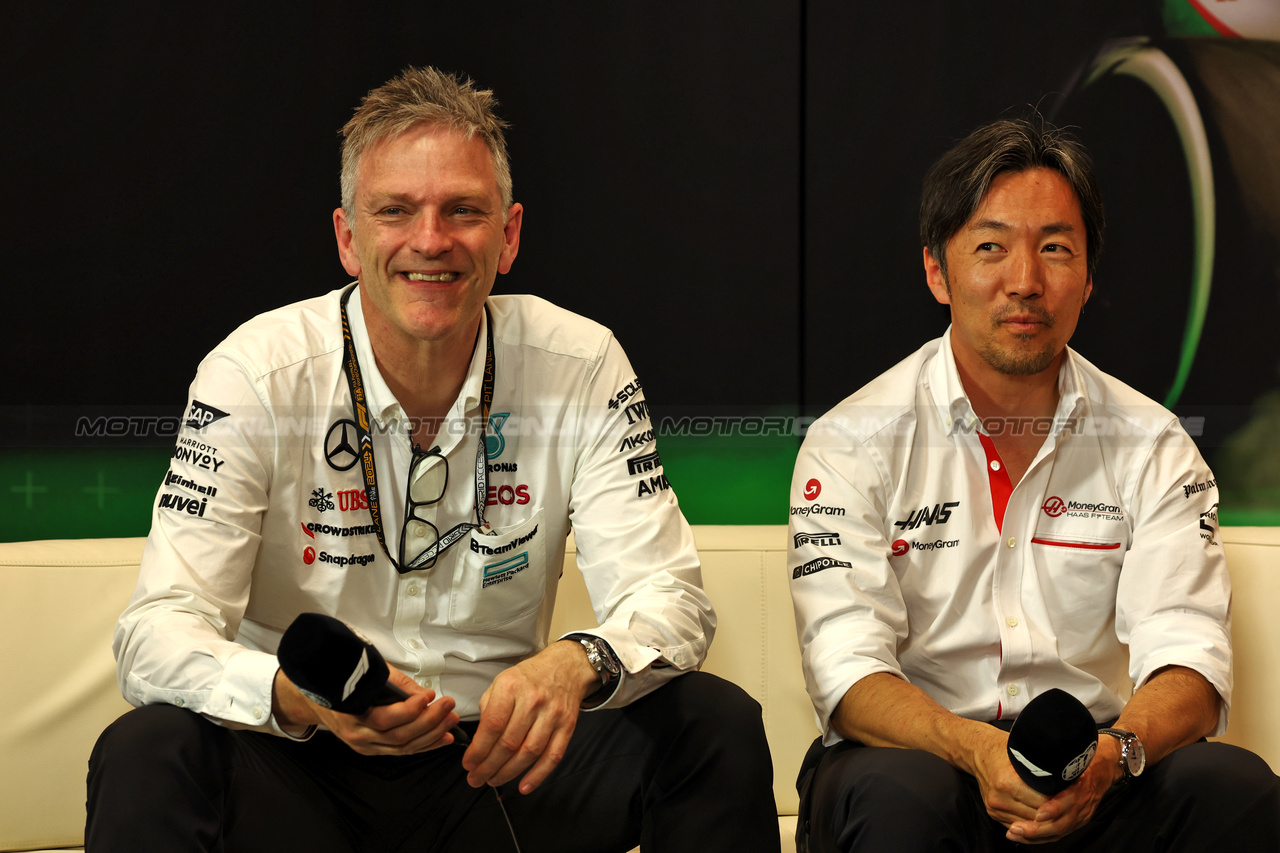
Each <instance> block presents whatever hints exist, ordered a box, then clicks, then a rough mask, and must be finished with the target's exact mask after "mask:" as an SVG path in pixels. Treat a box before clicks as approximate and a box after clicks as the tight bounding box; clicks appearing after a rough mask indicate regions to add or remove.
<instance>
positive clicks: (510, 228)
mask: <svg viewBox="0 0 1280 853" xmlns="http://www.w3.org/2000/svg"><path fill="white" fill-rule="evenodd" d="M523 221H524V206H523V205H522V204H520V203H519V202H516V203H515V204H512V205H511V207H509V208H507V221H506V223H505V224H504V225H503V226H502V254H501V255H499V257H498V272H500V273H502V274H503V275H506V274H507V273H508V272H510V271H511V265H512V264H513V263H515V260H516V253H517V252H519V251H520V225H521V223H522V222H523Z"/></svg>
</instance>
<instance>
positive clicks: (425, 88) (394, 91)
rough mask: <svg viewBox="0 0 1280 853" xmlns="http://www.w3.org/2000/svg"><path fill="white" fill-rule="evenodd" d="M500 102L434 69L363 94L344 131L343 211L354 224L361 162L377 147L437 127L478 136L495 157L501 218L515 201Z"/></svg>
mask: <svg viewBox="0 0 1280 853" xmlns="http://www.w3.org/2000/svg"><path fill="white" fill-rule="evenodd" d="M497 105H498V100H497V98H495V97H494V96H493V92H492V91H490V90H488V89H477V88H476V86H475V83H474V82H472V80H471V79H470V78H462V77H457V76H454V75H452V74H445V73H442V72H440V71H437V70H436V69H434V68H413V67H409V68H406V69H405V70H404V71H402V72H401V73H400V76H398V77H395V78H393V79H391V80H389V81H387V82H386V83H383V84H382V85H381V86H379V87H378V88H376V89H374V90H372V91H371V92H369V94H367V95H365V97H364V100H362V101H361V102H360V106H359V107H357V108H356V111H355V115H353V116H352V117H351V120H350V121H348V122H347V123H346V124H345V125H343V127H342V137H343V142H342V178H341V184H342V209H343V210H345V211H346V212H347V222H348V223H349V224H351V225H354V223H355V218H354V213H355V211H354V206H355V198H356V178H357V176H358V172H359V169H360V157H361V156H362V155H363V154H364V152H365V151H366V150H367V149H368V148H369V147H370V146H371V145H374V144H375V143H377V142H380V141H382V140H384V139H389V138H391V137H395V136H399V135H400V134H402V133H404V132H405V131H407V130H410V129H412V128H414V127H417V126H418V125H439V126H443V127H448V128H451V129H453V130H457V131H459V132H461V133H462V134H463V135H464V136H465V137H466V138H467V139H471V138H472V137H474V136H476V135H479V137H480V138H481V139H482V140H484V144H485V145H486V146H487V147H488V149H489V153H490V154H491V155H492V156H493V172H494V176H495V177H496V178H497V181H498V191H499V192H500V193H501V194H502V218H503V221H504V222H505V221H506V216H507V210H508V209H509V208H510V207H511V204H512V202H513V196H512V189H511V165H510V162H509V161H508V159H507V139H506V135H505V134H504V132H503V131H504V129H505V128H506V127H507V126H508V125H507V123H506V122H505V121H503V120H502V119H500V118H498V116H497V115H496V114H495V113H494V108H495V107H496V106H497Z"/></svg>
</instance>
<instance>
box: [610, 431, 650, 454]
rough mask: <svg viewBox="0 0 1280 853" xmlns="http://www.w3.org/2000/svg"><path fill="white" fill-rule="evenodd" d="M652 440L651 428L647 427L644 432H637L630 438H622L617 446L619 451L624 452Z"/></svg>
mask: <svg viewBox="0 0 1280 853" xmlns="http://www.w3.org/2000/svg"><path fill="white" fill-rule="evenodd" d="M651 441H653V430H651V429H648V430H645V431H644V432H638V433H636V434H635V435H633V436H631V437H630V438H624V439H622V445H621V446H620V447H619V448H618V452H619V453H626V452H627V451H628V450H635V449H636V448H637V447H643V446H644V445H646V444H648V443H649V442H651Z"/></svg>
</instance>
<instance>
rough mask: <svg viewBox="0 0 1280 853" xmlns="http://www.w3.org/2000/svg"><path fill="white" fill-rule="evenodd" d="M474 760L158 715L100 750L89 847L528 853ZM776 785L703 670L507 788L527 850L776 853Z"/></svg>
mask: <svg viewBox="0 0 1280 853" xmlns="http://www.w3.org/2000/svg"><path fill="white" fill-rule="evenodd" d="M464 727H466V726H465V724H464ZM470 728H474V727H473V726H472V727H470ZM462 753H463V749H462V747H460V746H449V747H443V748H441V749H437V750H432V751H431V752H426V753H422V754H420V755H414V756H408V757H368V756H362V755H359V754H357V753H356V752H354V751H353V750H351V749H350V748H349V747H347V746H346V744H344V743H342V742H341V741H339V740H338V739H337V738H335V737H333V736H332V735H330V734H328V733H324V732H322V733H320V734H317V735H316V736H315V737H314V738H312V739H311V740H310V741H307V742H305V743H297V742H294V741H290V740H288V739H286V738H280V737H276V736H273V735H267V734H261V733H258V732H247V731H233V730H229V729H224V728H221V727H219V726H216V725H214V724H212V723H210V722H208V721H207V720H205V719H203V718H201V717H199V716H197V715H196V714H192V713H190V712H188V711H184V710H182V709H180V708H175V707H173V706H170V705H152V706H147V707H145V708H140V709H137V710H135V711H131V712H129V713H128V714H125V715H124V716H123V717H121V718H120V719H119V720H117V721H116V722H115V723H114V724H112V725H111V726H110V727H109V728H108V729H107V730H106V731H105V732H104V733H103V734H102V737H101V738H99V740H98V744H97V746H96V747H95V748H94V751H93V757H92V758H91V759H90V762H89V801H88V822H87V825H86V830H85V846H86V850H87V851H89V853H116V851H118V852H119V853H125V851H127V853H150V851H157V853H176V851H183V853H189V852H190V853H194V851H219V853H248V852H249V851H264V853H265V851H270V853H278V851H280V850H304V851H307V853H328V851H335V853H336V851H342V853H352V852H353V851H370V853H372V852H373V851H377V852H378V853H387V851H397V850H399V851H413V853H418V851H423V853H426V851H454V850H457V851H462V850H467V851H485V853H505V851H514V849H515V848H514V846H513V845H512V841H511V835H510V833H509V831H508V829H507V823H506V820H505V819H504V817H503V816H502V813H501V811H500V810H499V806H498V803H497V800H496V797H495V796H494V792H493V790H492V789H490V788H487V787H485V788H481V789H478V790H477V789H473V788H471V787H470V786H468V785H467V783H466V773H465V772H464V771H463V769H462V764H461V761H462ZM772 780H773V765H772V763H771V761H770V757H769V748H768V744H767V743H766V741H765V735H764V726H763V724H762V722H761V719H760V706H759V705H757V704H756V703H755V702H754V701H753V700H752V699H751V698H750V697H749V696H747V695H746V694H745V693H743V692H742V690H740V689H739V688H738V687H736V686H734V685H732V684H730V683H729V682H726V681H723V680H721V679H719V678H716V677H715V676H712V675H707V674H704V673H697V672H693V673H687V674H685V675H682V676H680V677H679V678H676V679H675V680H673V681H671V682H669V683H667V684H666V685H664V686H663V687H661V688H660V689H658V690H657V691H655V692H653V693H651V694H649V695H648V696H646V697H644V698H643V699H640V700H638V701H636V702H634V703H632V704H631V705H629V706H628V707H626V708H622V709H618V710H614V711H597V712H592V713H584V714H581V715H579V717H578V724H577V729H576V730H575V731H574V734H573V738H572V740H571V742H570V745H569V750H568V753H567V754H566V756H565V758H564V760H563V761H562V762H561V763H560V765H559V766H558V767H557V768H556V770H555V771H554V772H553V773H552V774H551V776H550V777H549V778H548V779H547V781H545V782H544V783H543V784H542V785H541V786H540V787H539V788H538V789H537V790H536V791H534V792H533V793H531V794H528V795H522V794H520V793H519V792H518V791H517V790H516V784H517V782H512V783H509V784H508V785H506V786H503V788H501V789H500V790H501V791H502V792H503V797H504V803H505V804H506V809H507V811H508V813H509V814H510V816H511V823H512V825H513V826H514V829H515V835H516V838H517V840H518V841H519V845H520V849H521V850H522V851H524V853H535V851H556V853H570V851H579V850H580V851H584V853H606V851H625V850H629V849H630V848H632V847H634V846H635V845H636V844H640V845H642V846H643V847H644V849H645V850H646V851H683V850H688V851H714V850H726V851H728V850H734V851H737V850H744V851H746V850H761V851H777V850H778V818H777V808H776V806H775V804H774V800H773V788H772Z"/></svg>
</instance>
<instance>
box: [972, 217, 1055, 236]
mask: <svg viewBox="0 0 1280 853" xmlns="http://www.w3.org/2000/svg"><path fill="white" fill-rule="evenodd" d="M1012 228H1013V226H1012V225H1010V224H1009V223H1007V222H1001V221H1000V220H999V219H979V220H978V221H977V222H974V223H972V224H970V225H969V227H968V230H969V231H1001V232H1004V231H1009V230H1011V229H1012ZM1075 230H1076V227H1075V226H1074V225H1072V224H1071V223H1070V222H1050V223H1049V224H1048V225H1045V226H1043V227H1042V228H1041V229H1040V233H1041V234H1070V233H1073V232H1074V231H1075Z"/></svg>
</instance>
